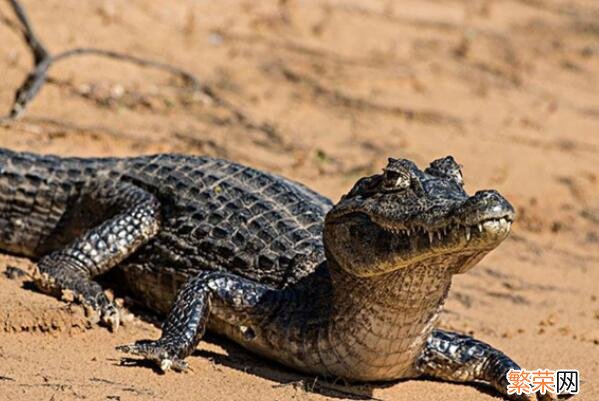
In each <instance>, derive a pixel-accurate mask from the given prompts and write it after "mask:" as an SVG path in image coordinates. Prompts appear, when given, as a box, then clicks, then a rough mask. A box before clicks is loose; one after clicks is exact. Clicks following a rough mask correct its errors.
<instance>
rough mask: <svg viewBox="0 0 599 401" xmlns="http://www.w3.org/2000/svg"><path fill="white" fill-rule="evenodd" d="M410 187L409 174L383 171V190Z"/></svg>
mask: <svg viewBox="0 0 599 401" xmlns="http://www.w3.org/2000/svg"><path fill="white" fill-rule="evenodd" d="M409 186H410V174H409V173H408V172H407V171H398V170H390V169H387V170H385V174H384V177H383V188H385V189H386V190H391V191H393V190H395V191H396V190H400V189H406V188H408V187H409Z"/></svg>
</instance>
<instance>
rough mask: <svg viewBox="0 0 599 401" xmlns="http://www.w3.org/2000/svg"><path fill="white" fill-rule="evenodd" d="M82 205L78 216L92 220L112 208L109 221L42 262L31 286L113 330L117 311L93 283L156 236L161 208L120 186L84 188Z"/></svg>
mask: <svg viewBox="0 0 599 401" xmlns="http://www.w3.org/2000/svg"><path fill="white" fill-rule="evenodd" d="M80 200H81V202H79V204H77V205H75V206H74V207H79V208H82V210H81V211H80V213H87V214H90V215H93V214H94V213H98V210H103V211H106V210H107V209H113V210H110V211H109V212H110V215H111V216H113V217H111V218H108V219H106V220H105V221H103V222H102V223H100V224H99V225H97V226H96V227H93V228H91V229H90V230H88V231H87V232H85V233H84V234H82V235H80V236H78V237H77V238H75V239H74V240H73V241H71V242H70V243H69V244H68V245H67V246H65V247H63V248H61V249H58V250H55V251H53V252H51V253H48V254H46V255H45V256H43V257H41V258H40V259H39V261H38V268H39V272H40V274H39V275H38V276H37V277H36V278H35V284H36V286H37V287H38V288H39V289H40V290H41V291H42V292H45V293H48V294H51V295H54V296H57V297H59V298H62V299H65V300H74V301H78V302H80V303H82V304H83V305H85V306H86V307H87V308H91V310H92V311H93V313H94V314H96V315H97V317H98V318H99V319H101V320H102V322H103V323H105V324H107V325H108V326H109V327H110V328H111V329H112V330H116V329H117V328H118V326H119V314H118V310H117V308H116V307H115V306H114V305H113V304H112V302H111V301H110V300H109V299H108V297H107V296H106V294H105V293H104V292H103V290H102V287H100V285H99V284H98V283H97V282H95V281H93V280H92V279H93V278H94V277H95V276H97V275H99V274H102V273H105V272H106V271H108V270H110V269H111V268H112V267H114V266H116V265H117V264H118V263H120V262H121V261H122V260H123V259H125V258H126V257H127V256H129V255H130V254H131V253H133V252H134V251H135V250H136V249H137V248H138V247H139V246H140V245H142V244H143V243H145V242H146V241H147V240H148V239H150V238H151V237H152V236H154V235H155V234H156V233H157V232H158V226H159V213H160V205H159V203H158V201H157V200H156V199H155V197H154V196H153V195H152V194H150V193H148V192H146V191H144V190H143V189H140V188H137V187H135V186H133V185H131V184H127V183H118V182H116V183H110V184H104V185H100V186H97V185H95V186H94V187H93V188H87V189H86V190H85V192H82V194H81V195H80ZM82 205H83V206H82ZM91 207H93V208H94V209H95V210H94V209H90V208H91ZM115 211H116V214H115Z"/></svg>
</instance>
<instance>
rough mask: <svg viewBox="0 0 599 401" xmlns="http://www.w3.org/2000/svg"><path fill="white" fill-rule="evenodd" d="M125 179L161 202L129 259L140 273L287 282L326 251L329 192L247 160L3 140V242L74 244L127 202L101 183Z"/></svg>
mask: <svg viewBox="0 0 599 401" xmlns="http://www.w3.org/2000/svg"><path fill="white" fill-rule="evenodd" d="M120 181H126V182H130V183H134V184H135V185H138V186H140V187H142V188H144V189H146V190H147V191H149V192H151V193H153V194H154V195H155V196H157V197H158V199H159V200H160V202H161V205H162V224H161V230H160V233H159V235H158V236H157V237H156V238H154V239H153V240H151V241H150V242H149V243H148V244H146V245H145V246H143V247H142V248H141V249H139V250H138V251H137V252H136V254H135V255H133V256H132V257H131V258H129V259H128V260H127V261H126V262H127V263H129V264H134V265H137V266H142V267H143V269H142V271H138V272H137V274H138V275H141V276H148V275H154V277H156V278H159V277H160V276H168V274H165V273H169V272H171V273H173V274H175V275H177V276H180V277H183V278H185V277H189V276H191V275H194V274H195V273H197V272H199V271H201V270H225V271H230V272H233V273H236V274H239V275H241V276H244V277H247V278H250V279H254V280H257V281H260V282H262V283H267V284H272V285H275V286H284V285H285V284H287V283H289V282H294V281H296V280H298V279H299V278H301V277H303V276H305V275H307V274H309V273H310V272H312V271H313V270H314V269H315V268H316V266H317V265H318V264H320V263H321V262H322V261H324V258H325V257H324V248H323V243H322V227H323V221H324V215H325V214H326V212H327V211H328V210H329V209H330V208H331V206H332V204H331V202H330V201H329V200H328V199H326V198H324V197H322V196H320V195H318V194H316V193H315V192H313V191H311V190H309V189H307V188H306V187H304V186H303V185H301V184H298V183H295V182H293V181H290V180H287V179H284V178H281V177H278V176H275V175H271V174H267V173H264V172H261V171H258V170H255V169H252V168H249V167H246V166H242V165H239V164H236V163H232V162H229V161H226V160H221V159H213V158H209V157H194V156H183V155H154V156H144V157H135V158H126V159H117V158H73V157H70V158H61V157H57V156H44V155H36V154H31V153H24V152H13V151H10V150H4V149H0V249H1V250H3V251H5V252H10V253H14V254H19V255H25V256H29V257H34V258H36V257H39V256H43V255H44V254H46V253H48V252H51V251H52V250H55V249H59V248H60V247H62V246H64V245H66V244H68V243H69V242H70V241H72V240H73V239H74V238H75V237H76V236H78V235H80V234H81V233H83V232H84V231H85V230H87V229H89V228H91V227H94V226H96V225H98V224H99V223H101V222H102V221H104V220H106V219H107V218H110V217H112V216H113V215H114V213H116V212H118V210H117V209H118V208H116V207H115V205H103V204H101V203H99V202H98V201H96V199H94V186H97V185H98V184H100V183H107V182H108V183H114V185H115V188H116V187H117V186H118V182H120ZM117 206H118V205H117ZM158 282H160V280H158ZM147 284H148V285H149V282H148V283H147Z"/></svg>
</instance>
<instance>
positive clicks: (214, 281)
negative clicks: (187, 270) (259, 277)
mask: <svg viewBox="0 0 599 401" xmlns="http://www.w3.org/2000/svg"><path fill="white" fill-rule="evenodd" d="M276 292H277V290H275V289H273V288H271V287H269V286H266V285H263V284H259V283H256V282H254V281H251V280H247V279H244V278H242V277H239V276H237V275H234V274H229V273H224V272H210V271H206V272H202V273H200V274H198V275H197V276H196V277H194V278H192V279H190V280H189V281H188V282H187V283H186V284H185V285H184V286H183V288H182V289H181V291H179V293H178V294H177V298H176V299H175V302H174V304H173V306H172V308H171V311H170V312H169V314H168V316H167V319H166V321H165V322H164V324H163V326H162V336H161V337H160V338H159V339H158V340H155V341H149V340H142V341H137V342H136V343H135V344H131V345H122V346H119V347H117V349H118V350H120V351H123V352H127V353H130V354H134V355H141V356H143V357H144V358H146V359H149V360H152V361H154V362H156V363H157V364H158V365H159V366H160V368H161V369H162V370H163V371H166V370H169V369H173V370H177V371H182V370H185V369H186V368H187V363H186V362H185V361H184V359H185V358H186V357H187V356H189V355H190V354H191V353H192V352H193V351H194V349H195V348H196V347H197V345H198V344H199V342H200V340H201V339H202V337H203V335H204V332H205V331H206V325H207V322H208V319H209V318H218V319H220V320H222V321H225V322H227V323H229V324H232V325H234V326H238V327H240V330H244V329H246V330H247V333H243V334H244V335H246V336H249V337H251V336H252V331H251V329H249V328H246V327H244V326H243V323H244V322H246V321H250V319H251V316H261V315H263V313H262V312H264V311H266V310H269V309H271V306H272V298H271V297H269V295H271V294H275V293H276Z"/></svg>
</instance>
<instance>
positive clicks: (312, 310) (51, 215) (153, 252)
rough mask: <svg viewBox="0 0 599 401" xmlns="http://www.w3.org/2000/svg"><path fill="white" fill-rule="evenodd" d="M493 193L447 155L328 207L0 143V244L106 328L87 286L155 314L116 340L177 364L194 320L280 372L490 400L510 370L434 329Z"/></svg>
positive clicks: (200, 329) (473, 250)
mask: <svg viewBox="0 0 599 401" xmlns="http://www.w3.org/2000/svg"><path fill="white" fill-rule="evenodd" d="M514 216H515V212H514V209H513V207H512V206H511V205H510V204H509V202H508V201H507V200H506V199H505V198H503V197H502V196H501V195H500V194H499V193H498V192H497V191H495V190H484V191H478V192H476V193H475V194H474V195H471V196H470V195H468V194H467V193H466V191H465V190H464V182H463V176H462V172H461V166H460V165H458V163H457V162H456V161H455V160H454V158H453V157H451V156H447V157H444V158H441V159H437V160H434V161H432V162H431V163H430V165H429V166H428V167H427V168H425V169H424V170H421V169H420V168H418V167H417V165H416V164H415V163H413V162H411V161H409V160H406V159H395V158H389V160H388V164H387V165H386V166H385V167H384V168H383V170H382V172H381V173H378V174H374V175H372V176H368V177H363V178H361V179H359V180H358V181H357V182H356V183H355V185H354V186H353V188H351V190H350V191H349V192H348V193H347V194H346V195H344V196H343V197H341V199H340V200H339V202H338V203H336V204H334V203H333V202H331V200H329V199H327V198H326V197H324V196H321V195H319V194H318V193H316V192H314V191H312V190H310V189H308V188H307V187H306V186H304V185H302V184H300V183H297V182H294V181H291V180H289V179H286V178H282V177H280V176H277V175H274V174H269V173H266V172H262V171H259V170H257V169H254V168H251V167H248V166H244V165H241V164H237V163H234V162H231V161H227V160H223V159H217V158H211V157H199V156H190V155H176V154H159V155H151V156H139V157H130V158H76V157H64V158H63V157H58V156H53V155H37V154H32V153H26V152H13V151H11V150H6V149H0V250H2V251H3V252H6V253H12V254H17V255H22V256H25V257H28V258H31V259H33V260H34V261H36V263H37V267H38V270H39V272H38V274H37V275H36V276H35V278H34V283H35V285H36V286H37V288H39V290H40V291H42V292H44V293H46V294H49V295H53V296H56V297H59V298H63V299H68V300H71V301H75V302H79V303H81V304H83V305H84V306H85V307H86V309H87V310H89V311H91V312H93V313H92V316H94V317H95V320H96V321H98V322H99V323H100V324H104V325H107V326H108V327H109V328H111V329H113V330H116V329H117V328H118V326H119V321H120V317H119V308H117V307H116V306H115V304H114V300H113V299H111V297H110V296H109V294H107V292H106V291H104V288H103V286H102V285H101V284H100V283H102V282H103V281H101V278H106V277H109V278H110V279H109V280H108V281H109V284H111V283H112V284H114V285H115V286H118V287H121V288H126V289H127V291H128V292H129V293H130V294H131V297H133V299H135V300H137V301H138V302H140V303H142V304H143V305H144V306H145V307H147V308H150V309H151V310H152V311H154V312H156V313H157V314H159V315H161V316H165V320H164V322H163V325H162V335H161V336H160V338H159V339H155V340H140V341H137V342H136V343H134V344H129V345H122V346H119V347H118V349H119V350H121V351H124V352H127V353H131V354H135V355H139V356H141V357H142V358H144V359H148V360H151V361H153V362H155V363H156V364H157V365H158V366H159V367H160V368H161V369H163V370H165V371H166V370H169V369H171V370H176V371H182V370H185V369H186V368H187V366H188V365H187V362H186V361H185V358H186V357H188V356H189V355H190V354H191V353H192V352H193V350H194V349H195V348H196V346H197V345H198V344H199V342H200V340H201V339H202V337H203V335H204V333H205V331H206V330H211V331H213V332H216V333H218V334H221V335H224V336H226V337H228V338H230V339H232V340H233V341H235V342H237V343H239V344H240V345H241V346H242V347H244V348H246V349H248V350H250V351H252V352H255V353H257V354H260V355H262V356H265V357H267V358H270V359H273V360H275V361H278V362H280V363H281V364H283V365H286V366H288V367H290V368H293V369H295V370H298V371H301V372H305V373H306V374H314V375H318V376H321V377H326V378H343V379H346V380H349V381H360V382H365V381H388V380H396V379H402V378H418V377H429V378H435V379H440V380H446V381H452V382H463V383H468V382H478V383H485V384H487V385H488V386H491V387H493V388H495V389H496V391H498V392H499V393H500V394H503V395H504V396H506V397H509V398H511V399H526V400H534V399H543V400H546V399H555V398H556V397H555V395H554V394H552V393H546V394H528V395H509V396H508V395H507V386H508V382H507V379H506V374H507V372H508V371H509V370H510V369H515V370H517V369H519V366H518V365H517V364H516V363H515V362H514V361H513V360H512V359H510V358H509V357H508V356H506V355H505V354H504V353H502V352H501V351H499V350H497V349H495V348H493V347H492V346H491V345H489V344H487V343H484V342H482V341H479V340H476V339H474V338H472V337H470V336H468V335H465V334H460V333H457V332H451V331H447V330H443V329H441V328H438V327H436V324H437V321H438V317H439V314H440V312H441V310H442V306H443V303H444V300H445V299H446V297H447V294H448V290H449V287H450V284H451V281H452V277H453V275H455V274H459V273H464V272H466V271H467V270H469V269H470V268H472V267H473V266H474V265H475V264H476V263H477V262H478V261H480V260H481V258H483V257H484V256H485V255H486V254H487V253H488V252H489V251H491V250H493V249H494V248H495V247H497V246H498V245H499V244H500V243H501V242H502V241H503V240H504V239H505V238H506V237H507V236H508V234H509V232H510V229H511V224H512V221H513V219H514Z"/></svg>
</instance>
